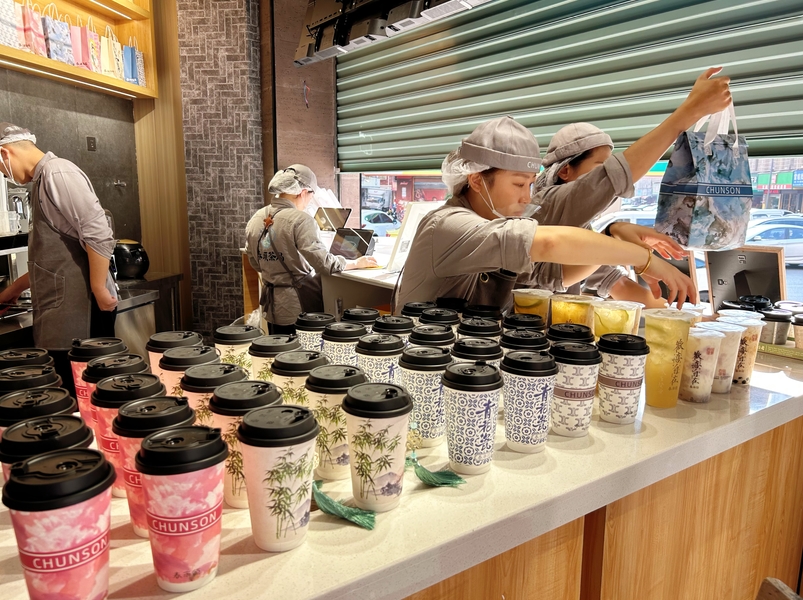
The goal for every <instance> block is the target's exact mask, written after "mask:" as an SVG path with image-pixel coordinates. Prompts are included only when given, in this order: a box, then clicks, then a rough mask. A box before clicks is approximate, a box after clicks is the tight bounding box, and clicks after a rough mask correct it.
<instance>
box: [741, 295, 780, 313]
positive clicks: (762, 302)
mask: <svg viewBox="0 0 803 600" xmlns="http://www.w3.org/2000/svg"><path fill="white" fill-rule="evenodd" d="M739 302H742V303H743V304H749V305H750V306H753V307H755V309H756V310H761V309H762V308H772V300H770V299H769V298H767V297H766V296H739Z"/></svg>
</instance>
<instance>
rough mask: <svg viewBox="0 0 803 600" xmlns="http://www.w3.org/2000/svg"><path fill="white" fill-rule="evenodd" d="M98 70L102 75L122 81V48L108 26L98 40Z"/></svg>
mask: <svg viewBox="0 0 803 600" xmlns="http://www.w3.org/2000/svg"><path fill="white" fill-rule="evenodd" d="M100 68H101V72H102V73H103V74H104V75H108V76H109V77H116V78H117V79H123V48H122V46H121V45H120V42H119V41H118V40H117V36H116V35H114V30H113V29H112V28H111V27H109V26H108V25H107V26H106V35H104V36H103V37H101V38H100Z"/></svg>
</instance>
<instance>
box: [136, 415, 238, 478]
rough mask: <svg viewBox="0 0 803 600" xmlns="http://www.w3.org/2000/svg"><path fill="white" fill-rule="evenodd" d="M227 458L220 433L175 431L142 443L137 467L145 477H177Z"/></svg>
mask: <svg viewBox="0 0 803 600" xmlns="http://www.w3.org/2000/svg"><path fill="white" fill-rule="evenodd" d="M228 455H229V446H228V444H226V442H224V441H223V438H222V437H221V436H220V429H213V428H212V427H205V426H202V425H196V426H192V427H173V428H170V429H163V430H162V431H158V432H156V433H152V434H151V435H149V436H148V437H146V438H145V439H144V440H142V446H141V448H140V450H139V452H138V453H137V458H136V465H137V470H138V471H139V472H140V473H145V474H146V475H178V474H180V473H192V472H193V471H200V470H201V469H206V468H208V467H211V466H214V465H216V464H218V463H222V462H223V461H224V460H226V457H227V456H228Z"/></svg>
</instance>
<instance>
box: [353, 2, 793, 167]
mask: <svg viewBox="0 0 803 600" xmlns="http://www.w3.org/2000/svg"><path fill="white" fill-rule="evenodd" d="M719 65H722V66H723V67H725V74H727V75H728V76H730V77H731V79H732V84H731V87H732V91H733V97H734V103H735V106H736V114H737V117H738V126H739V133H740V134H743V135H745V136H746V137H747V140H748V143H749V146H750V155H751V156H760V155H765V156H766V155H778V154H800V153H801V152H803V2H801V0H711V1H708V2H699V1H696V2H695V1H690V0H676V1H671V2H670V1H668V0H624V1H619V2H601V1H597V2H593V1H589V0H585V1H584V0H562V1H561V0H554V1H553V0H541V1H538V2H526V1H523V0H498V1H496V2H493V3H490V4H487V5H485V6H481V7H477V8H474V9H472V10H470V11H467V12H465V13H462V14H461V15H458V16H456V17H453V18H451V19H449V20H446V21H442V22H436V23H433V24H430V25H428V26H426V27H422V28H420V29H416V30H412V31H410V32H408V33H406V34H402V35H399V36H396V37H394V38H392V39H389V40H385V41H382V42H379V43H376V44H373V45H372V46H370V47H368V48H365V49H362V50H360V51H358V52H354V53H351V54H347V55H344V56H342V57H341V58H339V59H338V64H337V132H338V161H339V166H340V168H341V170H343V171H347V172H357V171H383V170H384V171H387V170H402V169H433V168H434V169H437V168H440V164H441V162H442V160H443V158H444V156H446V154H447V153H448V152H449V151H451V150H453V149H454V148H456V147H457V145H458V144H459V141H460V140H461V139H462V138H463V137H465V136H466V135H468V134H469V133H470V132H471V130H472V129H474V127H476V126H477V125H478V124H479V123H482V122H483V121H485V120H487V119H489V118H493V117H496V116H499V115H505V114H509V115H511V116H513V117H515V118H516V119H517V120H518V121H520V122H521V123H523V124H524V125H526V126H527V127H529V128H530V129H531V131H532V132H533V133H534V134H535V135H536V136H537V137H538V142H539V143H540V144H541V147H542V148H545V147H546V145H547V144H548V143H549V140H550V138H551V136H552V135H553V134H554V133H555V132H556V131H557V130H558V129H560V127H562V126H564V125H566V124H568V123H571V122H575V121H589V122H592V123H594V124H595V125H597V126H599V127H601V128H602V129H604V130H605V131H607V132H608V133H609V134H610V135H611V137H612V138H613V140H614V142H615V144H616V146H617V149H619V150H621V149H623V148H625V147H627V146H628V145H629V144H631V143H632V142H634V141H635V140H637V139H638V138H639V137H641V136H642V135H644V134H645V133H647V132H648V131H649V130H650V129H652V128H653V127H655V126H656V125H658V124H659V123H660V122H661V121H662V120H663V119H664V118H665V117H666V116H667V115H668V114H669V113H670V112H672V110H673V109H674V108H676V107H677V106H678V105H679V104H680V102H681V101H682V100H683V98H685V96H686V94H687V93H688V90H689V89H690V88H691V85H692V83H693V82H694V79H695V77H696V76H697V75H698V74H699V73H701V72H702V71H704V70H705V69H706V68H707V67H709V66H719Z"/></svg>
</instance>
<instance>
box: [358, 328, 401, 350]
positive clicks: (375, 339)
mask: <svg viewBox="0 0 803 600" xmlns="http://www.w3.org/2000/svg"><path fill="white" fill-rule="evenodd" d="M402 350H404V340H403V339H401V338H400V337H399V336H398V335H393V334H389V333H371V334H368V335H364V336H362V337H361V338H360V339H359V341H358V342H357V354H365V355H367V356H392V355H394V354H401V352H402Z"/></svg>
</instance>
